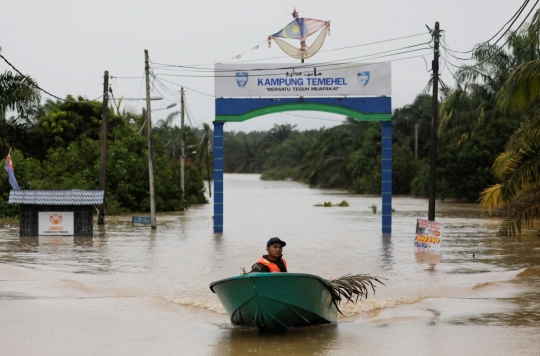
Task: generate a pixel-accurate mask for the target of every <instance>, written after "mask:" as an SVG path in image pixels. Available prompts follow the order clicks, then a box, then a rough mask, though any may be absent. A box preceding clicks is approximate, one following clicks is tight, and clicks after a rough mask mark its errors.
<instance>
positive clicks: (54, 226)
mask: <svg viewBox="0 0 540 356" xmlns="http://www.w3.org/2000/svg"><path fill="white" fill-rule="evenodd" d="M38 221H39V223H38V226H39V235H64V236H72V235H74V224H73V212H72V211H40V212H39V213H38Z"/></svg>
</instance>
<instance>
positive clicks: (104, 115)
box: [98, 71, 109, 225]
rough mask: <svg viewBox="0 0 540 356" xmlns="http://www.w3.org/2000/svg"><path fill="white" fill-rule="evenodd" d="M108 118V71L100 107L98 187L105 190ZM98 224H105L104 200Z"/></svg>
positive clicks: (100, 208)
mask: <svg viewBox="0 0 540 356" xmlns="http://www.w3.org/2000/svg"><path fill="white" fill-rule="evenodd" d="M108 120H109V72H108V71H105V74H104V75H103V107H102V108H101V156H100V159H99V189H100V190H103V191H105V185H106V179H107V121H108ZM98 210H99V213H98V225H103V224H105V202H103V204H101V205H100V206H99V209H98Z"/></svg>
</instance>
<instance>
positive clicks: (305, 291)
mask: <svg viewBox="0 0 540 356" xmlns="http://www.w3.org/2000/svg"><path fill="white" fill-rule="evenodd" d="M331 288H332V287H331V285H330V283H328V282H327V281H326V280H324V279H323V278H321V277H318V276H314V275H311V274H303V273H250V274H246V275H240V276H237V277H232V278H226V279H222V280H219V281H216V282H213V283H211V284H210V289H211V290H212V292H214V293H216V294H217V296H218V298H219V300H220V301H221V304H223V307H224V308H225V310H226V311H227V314H229V316H230V318H231V322H232V323H233V324H237V325H245V326H256V327H257V328H258V329H259V330H266V331H280V330H284V329H287V328H290V327H302V326H308V325H315V324H328V323H335V322H336V321H337V313H338V310H337V308H336V305H335V304H334V303H332V293H331Z"/></svg>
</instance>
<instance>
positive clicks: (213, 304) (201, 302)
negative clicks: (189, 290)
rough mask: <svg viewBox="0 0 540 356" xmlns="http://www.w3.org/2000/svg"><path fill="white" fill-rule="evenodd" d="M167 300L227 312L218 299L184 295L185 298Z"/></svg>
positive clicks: (222, 312) (220, 312) (221, 312)
mask: <svg viewBox="0 0 540 356" xmlns="http://www.w3.org/2000/svg"><path fill="white" fill-rule="evenodd" d="M167 301H168V302H170V303H174V304H179V305H186V306H191V307H196V308H202V309H208V310H211V311H215V312H216V313H219V314H226V313H227V312H226V311H225V308H223V305H221V303H220V302H219V301H217V300H210V299H206V298H190V297H183V298H167Z"/></svg>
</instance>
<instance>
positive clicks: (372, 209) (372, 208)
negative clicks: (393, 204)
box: [369, 204, 377, 214]
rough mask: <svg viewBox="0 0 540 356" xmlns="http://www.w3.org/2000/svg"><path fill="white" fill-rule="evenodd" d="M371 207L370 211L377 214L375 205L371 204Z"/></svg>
mask: <svg viewBox="0 0 540 356" xmlns="http://www.w3.org/2000/svg"><path fill="white" fill-rule="evenodd" d="M369 208H370V209H371V211H372V212H373V214H377V205H375V204H373V205H372V206H370V207H369Z"/></svg>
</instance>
